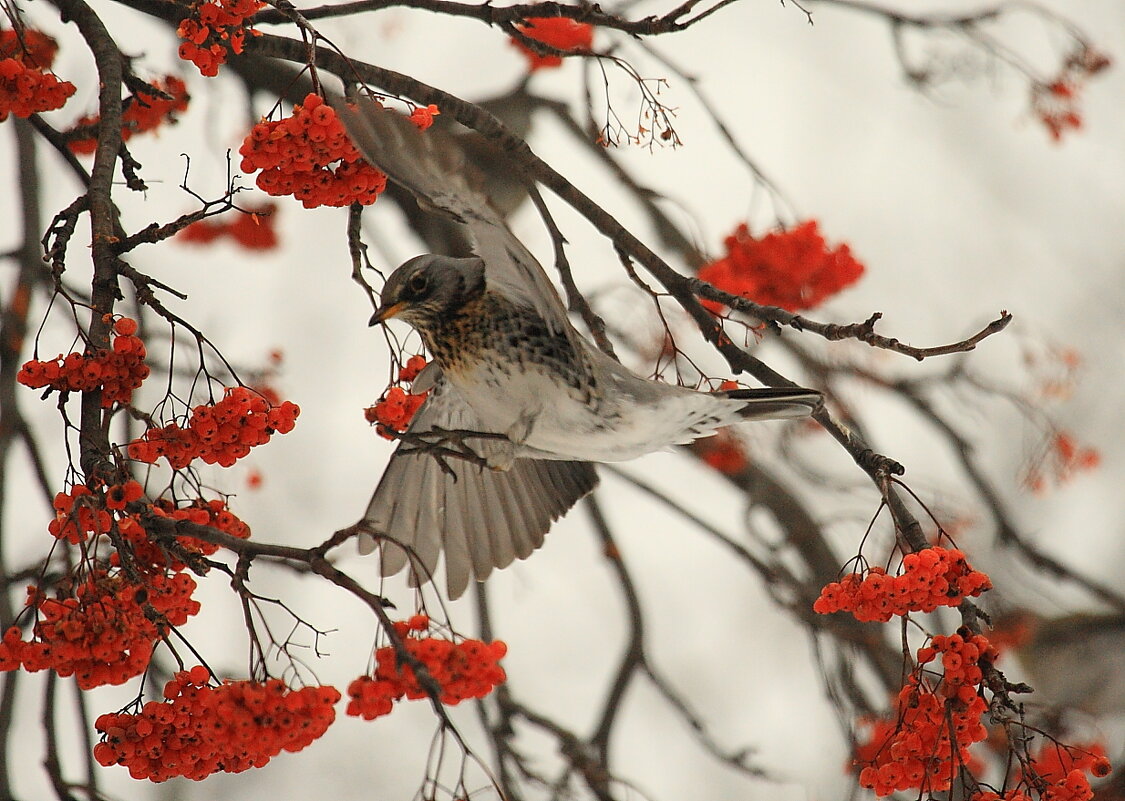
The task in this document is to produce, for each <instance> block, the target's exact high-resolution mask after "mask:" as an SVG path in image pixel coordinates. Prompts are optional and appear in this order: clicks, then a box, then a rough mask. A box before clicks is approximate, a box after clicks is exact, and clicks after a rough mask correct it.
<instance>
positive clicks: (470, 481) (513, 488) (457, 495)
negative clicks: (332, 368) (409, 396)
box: [360, 379, 598, 598]
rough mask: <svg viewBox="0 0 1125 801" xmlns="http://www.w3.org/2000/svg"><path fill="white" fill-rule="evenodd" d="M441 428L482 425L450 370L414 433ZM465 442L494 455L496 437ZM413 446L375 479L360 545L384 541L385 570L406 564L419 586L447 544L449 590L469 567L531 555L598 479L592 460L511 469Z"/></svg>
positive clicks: (532, 462) (463, 582)
mask: <svg viewBox="0 0 1125 801" xmlns="http://www.w3.org/2000/svg"><path fill="white" fill-rule="evenodd" d="M434 428H441V429H446V430H453V431H479V430H480V424H479V423H478V421H477V419H476V416H475V415H474V414H473V412H472V410H471V409H470V408H469V405H468V404H467V403H465V402H464V400H463V399H462V398H461V396H460V395H459V393H458V392H457V390H456V389H455V388H454V387H453V386H452V385H450V384H449V382H447V381H445V380H444V379H438V380H437V381H436V382H435V384H434V386H433V389H432V390H431V392H430V396H429V397H428V398H427V399H426V402H425V403H424V404H423V405H422V407H421V408H420V409H419V410H418V413H417V414H416V415H415V417H414V420H413V422H412V424H411V426H410V432H411V433H415V434H418V433H425V432H427V431H431V430H433V429H434ZM468 444H469V446H470V447H471V448H472V449H473V450H474V451H475V452H477V453H478V454H480V455H481V456H487V454H488V448H489V440H487V439H471V438H470V440H469V442H468ZM411 447H412V446H410V445H408V444H403V445H400V446H399V448H398V450H396V451H395V453H394V455H392V456H391V461H390V463H389V464H388V465H387V469H386V471H385V472H384V473H383V478H382V480H380V482H379V486H378V487H376V488H375V495H374V497H373V498H372V499H371V503H370V504H369V505H368V507H367V513H366V514H365V515H364V523H365V524H366V526H367V527H369V528H370V529H371V530H372V531H373V532H374V536H373V537H370V536H368V537H363V538H361V540H360V550H361V552H370V550H372V549H373V548H379V549H380V559H381V561H382V573H383V575H384V576H389V575H391V574H393V573H397V572H399V571H400V570H402V569H403V568H404V567H406V566H407V565H409V566H410V583H411V585H413V586H417V585H419V584H423V583H425V582H426V581H428V580H429V579H430V578H432V577H433V575H434V571H435V569H436V567H437V561H438V554H439V553H444V554H445V573H446V586H447V589H448V592H449V597H450V598H457V597H459V596H460V595H461V594H462V593H463V592H464V591H465V587H466V586H467V585H468V583H469V577H470V576H475V577H476V579H477V580H478V581H483V580H484V579H485V578H486V577H487V576H488V574H489V573H491V572H492V570H493V568H502V567H506V566H507V565H508V564H510V563H511V562H512V560H513V559H516V558H519V559H525V558H527V557H528V556H530V555H531V552H532V551H534V550H535V549H536V548H538V547H539V546H540V545H542V544H543V536H544V535H545V534H546V533H547V530H548V529H549V528H550V527H551V523H552V522H554V521H555V520H556V519H558V518H559V517H561V516H562V515H563V514H564V513H565V512H566V511H567V510H568V509H570V507H572V506H574V504H575V503H577V502H578V500H579V499H581V498H582V497H583V496H585V495H586V494H587V493H589V492H590V491H591V490H593V489H594V487H596V486H597V483H598V476H597V473H596V472H595V471H594V466H593V465H592V464H590V463H588V462H564V461H548V460H539V459H516V460H515V462H514V463H513V464H512V467H511V469H509V470H505V471H497V470H491V469H489V468H487V467H479V466H477V465H476V464H473V463H472V462H469V461H466V460H464V459H460V458H456V457H449V458H446V459H444V463H445V466H446V468H448V469H443V467H442V463H441V462H439V460H438V459H437V458H436V457H435V456H434V454H433V453H430V452H427V451H425V450H416V451H414V452H410V449H411ZM365 543H366V545H365Z"/></svg>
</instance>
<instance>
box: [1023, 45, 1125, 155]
mask: <svg viewBox="0 0 1125 801" xmlns="http://www.w3.org/2000/svg"><path fill="white" fill-rule="evenodd" d="M1112 63H1113V62H1112V61H1111V60H1110V58H1109V56H1108V55H1106V54H1105V53H1103V52H1102V51H1100V50H1095V49H1094V48H1092V47H1090V46H1089V45H1087V44H1085V43H1081V44H1079V46H1078V47H1077V48H1076V49H1075V50H1074V51H1073V52H1072V53H1070V55H1069V56H1067V58H1066V61H1065V62H1063V67H1062V70H1061V71H1060V72H1059V74H1058V75H1056V76H1055V77H1054V78H1053V79H1051V80H1049V81H1043V82H1038V81H1036V82H1032V84H1031V110H1032V113H1033V114H1035V116H1036V117H1038V118H1039V121H1040V122H1042V123H1043V126H1044V127H1045V128H1046V129H1047V133H1048V134H1049V135H1050V137H1051V139H1052V141H1055V142H1058V141H1060V140H1061V139H1062V136H1063V134H1064V133H1066V132H1067V131H1070V130H1074V131H1077V130H1078V129H1080V128H1081V127H1082V113H1081V110H1080V107H1079V99H1080V97H1081V94H1082V91H1083V89H1084V88H1085V86H1086V83H1087V82H1088V81H1089V80H1090V78H1092V77H1093V76H1095V75H1097V74H1098V73H1100V72H1103V71H1104V70H1106V69H1108V68H1109V66H1110V65H1111V64H1112Z"/></svg>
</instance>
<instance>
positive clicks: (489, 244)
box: [330, 97, 570, 332]
mask: <svg viewBox="0 0 1125 801" xmlns="http://www.w3.org/2000/svg"><path fill="white" fill-rule="evenodd" d="M330 102H331V105H332V107H333V108H334V109H335V110H336V113H337V114H338V115H339V116H340V119H341V121H342V122H343V123H344V128H345V129H346V130H347V132H348V136H350V137H351V139H352V142H354V143H355V146H356V148H357V149H358V150H359V152H360V153H362V154H363V157H364V158H365V159H367V161H369V162H370V163H371V164H372V165H374V166H375V167H377V168H379V169H380V170H382V171H383V172H385V173H386V174H387V177H388V178H390V179H391V180H392V181H394V182H395V183H397V184H399V185H400V186H402V187H404V188H405V189H407V190H409V191H410V192H411V193H413V194H414V196H415V197H416V198H417V199H418V202H419V204H420V205H421V206H423V207H424V208H430V209H434V210H436V211H439V212H441V213H444V214H445V215H448V216H449V217H451V218H453V219H454V220H456V221H457V222H458V223H460V224H461V225H463V226H465V228H466V229H467V230H468V233H469V237H470V238H471V239H472V241H473V250H474V251H475V252H476V254H477V255H478V256H480V257H481V259H483V260H484V265H485V267H484V269H485V281H486V282H487V284H488V287H489V289H491V290H493V291H496V292H500V293H501V294H503V295H504V296H505V297H507V298H508V299H510V300H511V301H513V302H514V303H518V304H521V305H524V306H530V307H532V308H534V309H535V310H536V311H537V312H538V313H539V315H540V316H541V317H542V318H543V320H544V322H546V323H547V325H548V327H549V328H551V329H553V330H555V331H559V332H562V331H568V330H570V323H569V321H568V320H567V318H566V309H565V308H564V307H563V304H562V300H561V299H560V298H559V294H558V292H557V291H556V290H555V288H554V286H552V285H551V281H550V279H548V278H547V274H546V273H545V272H544V271H543V268H542V266H540V264H539V262H538V261H536V259H535V257H534V256H533V255H531V252H530V251H528V249H527V248H526V247H524V246H523V244H522V243H521V242H520V241H519V240H518V239H517V238H516V237H515V236H514V235H513V234H512V232H511V231H509V230H508V226H507V225H506V224H505V222H504V220H503V218H502V217H501V216H500V214H499V212H497V211H496V210H495V209H494V208H493V207H492V205H491V204H490V203H489V201H488V199H487V198H486V197H485V196H484V194H482V193H481V192H480V191H479V190H477V189H475V188H474V187H473V186H471V184H470V182H469V181H468V180H467V178H466V171H467V170H468V169H469V167H468V166H467V165H466V163H465V156H464V153H463V152H462V150H461V147H460V145H459V144H458V143H457V142H456V141H455V139H454V138H453V137H450V136H448V135H444V134H442V132H440V131H433V130H431V131H427V132H425V133H423V132H422V131H419V130H418V129H417V128H416V127H415V126H414V125H413V123H411V122H410V121H409V120H407V119H406V118H405V117H403V116H402V115H401V114H398V113H397V112H395V111H392V110H390V109H386V108H383V107H382V106H380V105H378V104H377V103H375V102H374V101H373V100H371V99H370V98H367V97H361V98H359V99H358V100H357V101H355V102H354V103H353V102H351V101H350V100H349V101H344V100H343V99H333V100H331V101H330Z"/></svg>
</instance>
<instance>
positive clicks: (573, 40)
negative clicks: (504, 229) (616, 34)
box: [510, 17, 594, 72]
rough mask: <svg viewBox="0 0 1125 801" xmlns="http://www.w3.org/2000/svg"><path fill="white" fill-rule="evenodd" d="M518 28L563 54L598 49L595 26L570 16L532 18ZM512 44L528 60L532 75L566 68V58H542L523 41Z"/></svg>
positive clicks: (552, 56) (542, 56) (544, 56)
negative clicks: (595, 44)
mask: <svg viewBox="0 0 1125 801" xmlns="http://www.w3.org/2000/svg"><path fill="white" fill-rule="evenodd" d="M516 27H517V28H519V31H520V33H522V34H523V35H524V36H526V37H527V38H528V39H534V40H535V41H537V42H542V43H543V44H545V45H550V46H551V47H553V48H555V49H556V50H562V51H563V52H573V51H589V50H590V48H591V47H593V46H594V26H593V25H590V24H589V23H585V22H576V21H575V20H572V19H567V18H566V17H528V18H527V19H525V20H524V21H523V22H522V23H520V24H519V25H517V26H516ZM510 41H511V43H512V44H513V45H514V46H515V48H516V49H517V50H519V51H520V52H521V53H523V55H524V58H526V59H527V68H528V71H530V72H535V71H536V70H541V69H550V68H554V67H560V66H562V63H563V59H562V56H558V55H553V54H547V55H540V54H539V53H536V52H535V51H534V50H532V49H531V48H530V47H528V46H527V45H526V44H524V43H523V42H521V41H520V40H519V39H515V38H513V39H511V40H510Z"/></svg>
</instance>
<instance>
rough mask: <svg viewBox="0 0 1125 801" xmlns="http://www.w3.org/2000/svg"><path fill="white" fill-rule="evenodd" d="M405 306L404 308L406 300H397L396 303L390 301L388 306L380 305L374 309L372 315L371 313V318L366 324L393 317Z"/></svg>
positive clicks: (377, 322) (376, 323)
mask: <svg viewBox="0 0 1125 801" xmlns="http://www.w3.org/2000/svg"><path fill="white" fill-rule="evenodd" d="M405 308H406V302H405V301H399V302H398V303H392V304H391V305H390V306H380V307H379V308H377V309H376V310H375V313H374V314H373V315H371V320H370V321H368V323H367V324H368V325H378V324H379V323H385V322H386V321H387V320H389V319H391V318H392V317H395V316H397V315H398V314H400V313H401V312H402V310H403V309H405Z"/></svg>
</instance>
